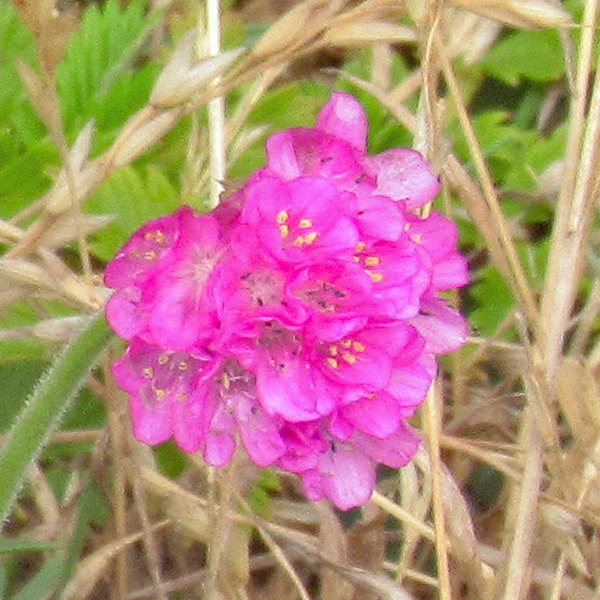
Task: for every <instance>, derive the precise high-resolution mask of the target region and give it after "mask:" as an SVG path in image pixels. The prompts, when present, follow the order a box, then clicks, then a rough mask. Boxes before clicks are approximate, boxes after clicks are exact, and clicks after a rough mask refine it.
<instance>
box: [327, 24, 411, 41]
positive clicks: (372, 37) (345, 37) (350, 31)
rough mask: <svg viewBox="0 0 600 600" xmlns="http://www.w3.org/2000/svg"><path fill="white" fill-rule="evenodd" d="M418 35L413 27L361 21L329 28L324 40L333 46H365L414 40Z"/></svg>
mask: <svg viewBox="0 0 600 600" xmlns="http://www.w3.org/2000/svg"><path fill="white" fill-rule="evenodd" d="M416 39H417V35H416V33H415V31H414V29H413V28H412V27H406V26H404V25H397V24H395V23H388V22H384V21H360V22H356V23H349V24H347V25H338V26H335V27H332V28H331V29H329V30H328V31H327V32H326V33H325V36H324V40H325V41H326V42H328V43H329V44H331V45H333V46H364V45H367V44H378V43H389V44H402V43H406V42H414V41H416Z"/></svg>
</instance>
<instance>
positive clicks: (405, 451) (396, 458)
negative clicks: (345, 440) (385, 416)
mask: <svg viewBox="0 0 600 600" xmlns="http://www.w3.org/2000/svg"><path fill="white" fill-rule="evenodd" d="M352 443H353V444H354V445H355V446H356V447H357V448H358V449H359V450H360V451H362V452H364V453H365V454H366V455H367V456H369V457H370V458H372V459H373V460H375V461H377V462H380V463H383V464H384V465H387V466H388V467H391V468H392V469H399V468H400V467H403V466H404V465H406V464H407V463H408V462H410V460H411V458H412V457H413V456H414V455H415V453H416V452H417V450H418V448H419V444H420V443H421V439H420V438H419V436H418V435H417V434H416V433H415V432H414V431H413V430H412V429H410V427H408V425H406V424H404V423H401V424H400V428H399V429H398V431H396V433H394V434H392V435H390V436H389V437H387V438H385V439H383V440H381V439H378V438H374V437H371V436H369V435H365V434H364V433H361V432H360V431H356V432H355V433H354V435H353V436H352Z"/></svg>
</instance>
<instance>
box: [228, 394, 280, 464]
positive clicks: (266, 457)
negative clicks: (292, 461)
mask: <svg viewBox="0 0 600 600" xmlns="http://www.w3.org/2000/svg"><path fill="white" fill-rule="evenodd" d="M233 403H234V406H235V415H236V419H237V423H238V426H239V428H240V434H241V437H242V442H243V444H244V446H245V448H246V450H247V451H248V454H249V455H250V457H251V458H252V460H253V461H254V462H255V463H256V464H257V465H258V466H259V467H266V466H268V465H272V464H273V463H274V462H276V461H277V459H279V458H280V457H281V456H282V455H283V454H284V453H285V451H286V446H285V444H284V442H283V440H282V439H281V436H280V434H279V426H278V424H277V421H276V419H274V418H273V417H269V416H268V415H266V414H265V413H264V411H263V410H262V409H261V408H260V406H258V404H257V403H256V402H254V401H252V400H251V399H250V398H248V397H247V396H246V395H244V394H239V395H238V396H237V398H235V400H234V402H233Z"/></svg>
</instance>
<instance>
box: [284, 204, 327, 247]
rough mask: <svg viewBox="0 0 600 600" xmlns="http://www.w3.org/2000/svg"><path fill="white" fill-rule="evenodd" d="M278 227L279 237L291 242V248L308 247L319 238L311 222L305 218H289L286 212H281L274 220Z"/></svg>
mask: <svg viewBox="0 0 600 600" xmlns="http://www.w3.org/2000/svg"><path fill="white" fill-rule="evenodd" d="M276 221H277V225H278V226H279V235H280V236H281V238H282V240H286V242H288V244H289V242H290V240H293V241H292V242H291V245H292V246H298V247H300V246H310V245H311V244H313V243H314V241H315V240H316V239H317V238H318V237H319V232H318V231H315V230H314V226H313V222H312V221H311V220H310V219H308V218H306V217H301V218H300V219H292V218H290V214H289V213H288V211H287V210H282V211H281V212H280V213H279V214H278V215H277V218H276Z"/></svg>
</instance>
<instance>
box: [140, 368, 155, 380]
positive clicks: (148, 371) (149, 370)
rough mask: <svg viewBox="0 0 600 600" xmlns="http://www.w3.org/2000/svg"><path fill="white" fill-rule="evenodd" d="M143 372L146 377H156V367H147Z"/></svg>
mask: <svg viewBox="0 0 600 600" xmlns="http://www.w3.org/2000/svg"><path fill="white" fill-rule="evenodd" d="M142 373H144V377H148V378H149V379H150V378H152V377H154V369H153V368H152V367H146V368H145V369H144V370H143V371H142Z"/></svg>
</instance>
